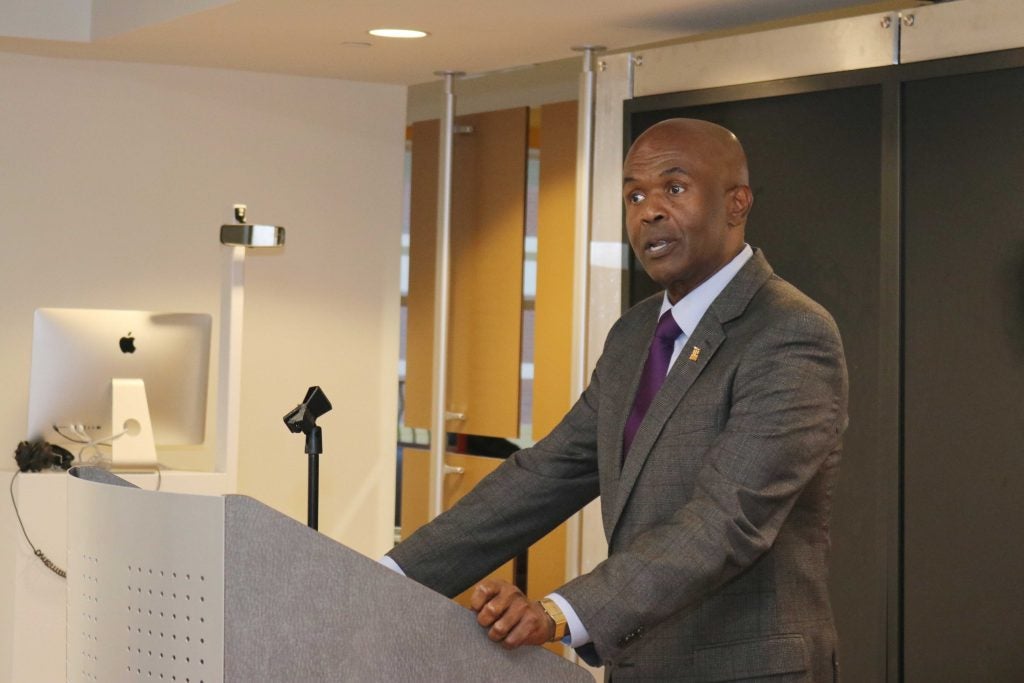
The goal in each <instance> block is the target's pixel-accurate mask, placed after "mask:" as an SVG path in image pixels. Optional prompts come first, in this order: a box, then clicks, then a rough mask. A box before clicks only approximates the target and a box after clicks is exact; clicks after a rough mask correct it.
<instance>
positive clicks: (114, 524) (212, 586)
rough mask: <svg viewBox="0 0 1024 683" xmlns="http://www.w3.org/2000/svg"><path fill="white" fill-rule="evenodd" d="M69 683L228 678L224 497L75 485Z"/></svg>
mask: <svg viewBox="0 0 1024 683" xmlns="http://www.w3.org/2000/svg"><path fill="white" fill-rule="evenodd" d="M68 508H69V510H71V511H73V513H72V514H73V516H72V517H71V519H69V523H68V657H67V661H68V669H67V679H68V680H69V681H73V682H79V681H81V682H82V683H88V682H90V681H168V682H173V683H214V682H217V681H222V680H223V677H224V674H223V672H224V665H223V651H224V645H223V643H224V583H223V575H224V539H223V528H224V499H223V498H221V497H214V496H193V495H183V494H171V493H165V494H161V495H158V496H154V495H152V494H150V493H148V492H145V491H142V490H139V489H134V488H127V487H123V486H109V485H107V484H100V483H96V482H91V481H83V480H81V479H76V478H74V477H69V485H68Z"/></svg>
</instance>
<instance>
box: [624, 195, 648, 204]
mask: <svg viewBox="0 0 1024 683" xmlns="http://www.w3.org/2000/svg"><path fill="white" fill-rule="evenodd" d="M643 200H644V193H643V192H630V193H629V194H627V195H626V201H627V202H629V203H630V204H639V203H640V202H642V201H643Z"/></svg>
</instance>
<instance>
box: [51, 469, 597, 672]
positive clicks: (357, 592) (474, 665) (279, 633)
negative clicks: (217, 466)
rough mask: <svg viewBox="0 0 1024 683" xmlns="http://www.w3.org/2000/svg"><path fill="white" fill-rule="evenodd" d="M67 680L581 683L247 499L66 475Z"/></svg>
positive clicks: (98, 473) (542, 653)
mask: <svg viewBox="0 0 1024 683" xmlns="http://www.w3.org/2000/svg"><path fill="white" fill-rule="evenodd" d="M67 586H68V633H67V680H68V681H73V682H75V683H88V682H92V681H141V680H145V681H164V682H167V683H217V682H220V681H224V682H227V683H243V682H244V683H250V682H252V681H282V682H285V681H287V682H292V681H420V680H422V681H503V682H504V681H580V682H583V681H586V682H588V683H589V682H592V681H593V678H592V677H591V675H590V674H589V673H588V672H587V671H586V670H584V669H582V668H580V667H577V666H574V665H573V664H571V663H570V662H568V661H566V660H564V659H562V658H560V657H557V656H556V655H554V654H552V653H550V652H548V651H546V650H544V649H543V648H521V649H519V650H513V651H506V650H504V649H502V648H501V647H500V646H498V645H496V644H495V643H492V642H491V641H490V640H488V638H487V636H486V634H485V633H484V630H483V629H482V628H480V627H479V626H478V625H477V624H476V619H475V617H474V615H473V614H472V613H471V612H469V611H468V610H466V609H465V608H463V607H460V606H459V605H456V604H455V603H453V602H452V601H450V600H448V599H447V598H445V597H443V596H441V595H440V594H438V593H435V592H433V591H431V590H430V589H428V588H425V587H423V586H421V585H419V584H417V583H415V582H414V581H412V580H410V579H407V578H405V577H403V576H400V575H398V574H396V573H394V572H392V571H391V570H389V569H387V568H386V567H384V566H382V565H380V564H379V563H377V562H375V561H373V560H371V559H368V558H366V557H364V556H362V555H360V554H359V553H356V552H355V551H353V550H350V549H349V548H346V547H345V546H344V545H341V544H340V543H337V542H335V541H333V540H332V539H330V538H327V537H326V536H323V535H322V534H320V533H317V532H316V531H313V530H312V529H309V528H308V527H306V526H305V525H302V524H300V523H299V522H296V521H295V520H293V519H291V518H289V517H286V516H285V515H282V514H280V513H278V512H276V511H275V510H272V509H271V508H269V507H267V506H265V505H263V504H261V503H259V502H258V501H256V500H253V499H251V498H248V497H246V496H239V495H228V496H203V495H189V494H180V493H163V492H154V491H146V490H143V489H140V488H137V487H135V486H134V485H132V484H130V483H128V482H126V481H124V480H123V479H120V478H119V477H117V476H115V475H113V474H110V473H109V472H107V471H105V470H102V469H96V468H88V467H76V468H73V469H72V470H70V472H69V476H68V576H67Z"/></svg>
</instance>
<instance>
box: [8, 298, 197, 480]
mask: <svg viewBox="0 0 1024 683" xmlns="http://www.w3.org/2000/svg"><path fill="white" fill-rule="evenodd" d="M210 328H211V318H210V316H209V315H208V314H205V313H153V312H149V311H116V310H92V309H81V308H77V309H76V308H40V309H38V310H36V312H35V324H34V327H33V336H32V370H31V380H30V385H29V408H28V433H29V438H30V439H40V438H41V439H45V440H47V441H51V442H53V443H59V444H62V445H64V446H66V447H69V448H70V450H72V451H73V452H74V451H75V449H74V448H71V447H70V446H68V441H71V442H77V443H80V444H82V446H83V447H89V448H92V449H93V456H92V457H91V458H89V457H87V458H86V459H87V460H90V459H95V457H96V454H97V453H99V452H100V451H99V450H98V447H99V446H100V445H104V444H105V445H109V447H110V448H109V449H104V451H103V452H104V453H108V452H109V453H110V454H111V456H110V464H111V466H112V467H114V468H122V469H132V468H148V467H156V465H157V462H156V446H157V445H160V446H184V445H195V444H202V443H203V441H204V440H205V436H206V392H207V383H208V376H209V365H210ZM104 459H105V458H104Z"/></svg>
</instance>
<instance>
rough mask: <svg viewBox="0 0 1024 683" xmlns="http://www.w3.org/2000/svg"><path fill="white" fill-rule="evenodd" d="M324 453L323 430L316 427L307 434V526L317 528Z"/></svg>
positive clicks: (318, 426)
mask: <svg viewBox="0 0 1024 683" xmlns="http://www.w3.org/2000/svg"><path fill="white" fill-rule="evenodd" d="M322 452H323V430H322V429H320V425H316V426H314V427H313V429H311V430H310V431H309V432H308V433H307V434H306V454H307V455H308V456H309V485H308V487H307V488H308V493H307V496H306V498H307V500H306V519H307V521H306V524H307V526H309V528H310V529H316V528H317V524H318V521H317V516H318V513H319V509H320V454H321V453H322Z"/></svg>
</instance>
